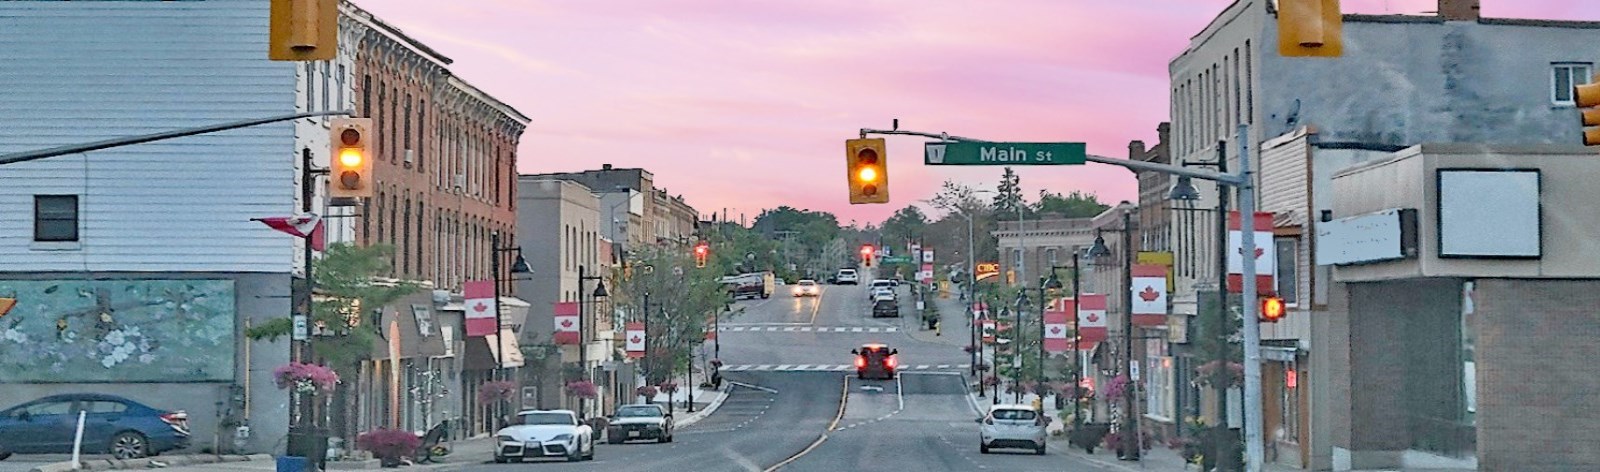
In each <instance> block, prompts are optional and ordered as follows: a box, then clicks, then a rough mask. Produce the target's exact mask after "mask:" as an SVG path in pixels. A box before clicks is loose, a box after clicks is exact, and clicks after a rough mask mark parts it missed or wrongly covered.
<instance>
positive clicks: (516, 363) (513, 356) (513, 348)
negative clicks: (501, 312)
mask: <svg viewBox="0 0 1600 472" xmlns="http://www.w3.org/2000/svg"><path fill="white" fill-rule="evenodd" d="M482 339H483V342H484V344H485V345H487V346H488V347H489V359H490V363H491V364H492V363H493V362H494V360H495V359H500V351H505V353H506V354H505V358H504V359H503V361H504V363H503V364H501V365H500V367H501V368H511V367H522V364H523V359H522V347H521V346H520V345H519V344H517V335H516V334H515V333H513V332H512V331H511V328H505V329H502V330H500V334H499V335H498V336H497V335H493V334H490V335H487V336H484V337H483V338H482Z"/></svg>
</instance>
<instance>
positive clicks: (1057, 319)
mask: <svg viewBox="0 0 1600 472" xmlns="http://www.w3.org/2000/svg"><path fill="white" fill-rule="evenodd" d="M1070 344H1071V343H1070V342H1069V341H1068V337H1067V312H1064V311H1054V312H1051V311H1047V312H1045V313H1044V350H1045V352H1049V353H1052V354H1054V353H1058V352H1067V349H1068V347H1069V345H1070Z"/></svg>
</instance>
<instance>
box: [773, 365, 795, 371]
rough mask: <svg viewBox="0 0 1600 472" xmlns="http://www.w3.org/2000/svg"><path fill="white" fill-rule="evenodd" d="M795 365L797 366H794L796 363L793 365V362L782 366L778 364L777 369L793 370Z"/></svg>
mask: <svg viewBox="0 0 1600 472" xmlns="http://www.w3.org/2000/svg"><path fill="white" fill-rule="evenodd" d="M794 367H795V366H794V365H791V364H784V365H780V366H778V369H777V370H782V371H787V370H793V369H794Z"/></svg>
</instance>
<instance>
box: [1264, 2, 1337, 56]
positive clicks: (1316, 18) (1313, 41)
mask: <svg viewBox="0 0 1600 472" xmlns="http://www.w3.org/2000/svg"><path fill="white" fill-rule="evenodd" d="M1343 53H1344V17H1343V16H1341V14H1340V13H1339V0H1278V55H1281V56H1284V57H1339V56H1341V55H1343Z"/></svg>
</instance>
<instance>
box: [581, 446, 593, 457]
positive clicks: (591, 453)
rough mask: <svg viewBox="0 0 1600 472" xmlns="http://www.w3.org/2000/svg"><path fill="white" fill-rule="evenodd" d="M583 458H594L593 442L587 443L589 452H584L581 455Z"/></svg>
mask: <svg viewBox="0 0 1600 472" xmlns="http://www.w3.org/2000/svg"><path fill="white" fill-rule="evenodd" d="M583 460H586V461H592V460H594V443H589V453H588V454H585V455H584V456H583Z"/></svg>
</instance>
